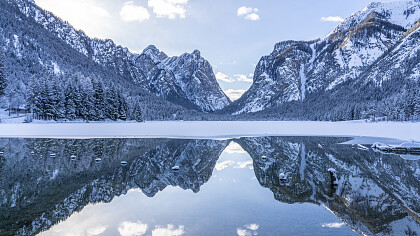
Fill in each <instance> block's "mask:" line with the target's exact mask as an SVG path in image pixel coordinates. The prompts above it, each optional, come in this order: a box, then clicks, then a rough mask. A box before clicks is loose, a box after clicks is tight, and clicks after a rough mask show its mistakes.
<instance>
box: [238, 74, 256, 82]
mask: <svg viewBox="0 0 420 236" xmlns="http://www.w3.org/2000/svg"><path fill="white" fill-rule="evenodd" d="M251 75H252V76H251ZM234 76H235V77H236V80H237V81H241V82H247V83H252V82H254V81H253V79H252V77H253V76H254V74H249V77H251V78H248V77H247V76H246V75H243V74H236V75H234Z"/></svg>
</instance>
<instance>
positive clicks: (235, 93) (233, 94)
mask: <svg viewBox="0 0 420 236" xmlns="http://www.w3.org/2000/svg"><path fill="white" fill-rule="evenodd" d="M223 92H225V94H226V96H228V97H229V98H230V100H232V101H235V100H238V99H239V98H240V97H241V96H242V95H243V94H244V93H245V92H246V89H236V90H235V89H228V90H225V91H223Z"/></svg>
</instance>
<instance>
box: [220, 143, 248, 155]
mask: <svg viewBox="0 0 420 236" xmlns="http://www.w3.org/2000/svg"><path fill="white" fill-rule="evenodd" d="M224 152H227V153H229V154H232V153H247V152H246V151H245V150H244V149H243V148H242V147H241V145H239V144H237V143H235V142H231V143H230V144H229V146H227V147H226V148H225V150H224Z"/></svg>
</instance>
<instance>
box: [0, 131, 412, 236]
mask: <svg viewBox="0 0 420 236" xmlns="http://www.w3.org/2000/svg"><path fill="white" fill-rule="evenodd" d="M348 140H350V138H344V137H340V138H334V137H248V138H237V139H220V140H206V139H198V140H193V139H189V140H183V139H24V138H3V139H0V167H1V169H0V178H1V185H0V235H36V234H40V235H360V234H366V235H419V234H420V217H419V214H420V204H419V199H420V184H419V183H420V160H418V158H417V160H416V159H413V160H409V159H404V158H403V157H404V156H399V155H390V154H383V153H380V152H375V151H373V150H372V149H371V148H370V145H364V146H363V145H345V144H340V143H343V142H346V141H348Z"/></svg>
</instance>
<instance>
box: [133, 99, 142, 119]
mask: <svg viewBox="0 0 420 236" xmlns="http://www.w3.org/2000/svg"><path fill="white" fill-rule="evenodd" d="M132 114H133V118H132V119H133V120H135V121H137V122H143V115H142V112H141V107H140V102H139V101H138V100H137V101H136V102H135V103H134V106H133V112H132Z"/></svg>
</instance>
